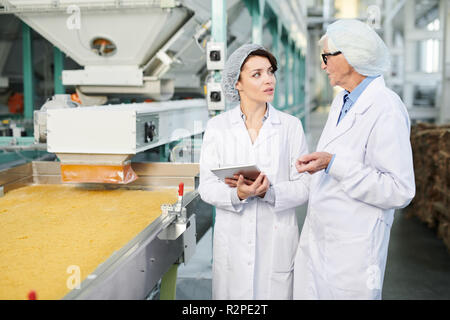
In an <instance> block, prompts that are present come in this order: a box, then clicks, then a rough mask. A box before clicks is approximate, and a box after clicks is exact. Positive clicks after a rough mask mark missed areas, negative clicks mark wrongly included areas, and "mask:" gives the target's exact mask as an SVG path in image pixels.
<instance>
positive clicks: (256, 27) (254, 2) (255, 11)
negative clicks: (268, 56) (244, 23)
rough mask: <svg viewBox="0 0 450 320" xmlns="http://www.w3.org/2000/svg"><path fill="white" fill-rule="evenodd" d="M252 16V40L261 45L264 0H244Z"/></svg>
mask: <svg viewBox="0 0 450 320" xmlns="http://www.w3.org/2000/svg"><path fill="white" fill-rule="evenodd" d="M244 3H245V5H246V6H247V9H248V11H249V13H250V16H251V17H252V42H253V43H256V44H261V45H262V35H263V22H264V6H265V3H266V1H265V0H244Z"/></svg>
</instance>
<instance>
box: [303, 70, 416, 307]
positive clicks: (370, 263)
mask: <svg viewBox="0 0 450 320" xmlns="http://www.w3.org/2000/svg"><path fill="white" fill-rule="evenodd" d="M343 95H344V91H342V92H341V93H340V94H338V95H337V96H336V98H335V99H334V101H333V103H332V106H331V109H330V113H329V116H328V120H327V123H326V125H325V128H324V130H323V132H322V135H321V137H320V140H319V143H318V146H317V151H326V152H329V153H332V154H336V158H335V160H334V162H333V164H332V166H331V170H330V171H329V173H328V174H326V173H325V172H324V171H325V170H322V171H320V172H317V173H315V174H313V175H312V176H311V177H312V179H311V185H310V196H309V203H308V213H307V217H306V220H305V223H304V226H303V230H302V234H301V237H300V243H299V248H298V251H297V254H296V260H295V271H294V279H295V284H294V299H381V288H382V286H383V278H384V270H385V266H386V257H387V250H388V244H389V235H390V228H391V225H392V222H393V219H394V209H396V208H402V207H405V206H406V205H408V203H409V202H410V201H411V199H412V198H413V197H414V194H415V182H414V172H413V162H412V152H411V145H410V140H409V136H410V121H409V117H408V113H407V111H406V108H405V106H404V104H403V103H402V101H401V100H400V98H399V97H398V96H397V95H396V94H395V93H394V92H392V91H391V90H389V89H388V88H387V87H386V86H385V83H384V79H383V77H378V78H376V79H375V80H373V81H372V83H370V84H369V86H368V87H367V88H366V89H365V90H364V92H363V93H362V94H361V96H360V97H359V98H358V100H357V101H356V103H355V105H354V106H353V107H352V108H351V109H350V111H349V112H348V114H347V115H346V116H345V117H344V118H343V119H341V122H339V125H338V126H336V123H337V120H338V117H339V113H340V110H341V107H342V103H343Z"/></svg>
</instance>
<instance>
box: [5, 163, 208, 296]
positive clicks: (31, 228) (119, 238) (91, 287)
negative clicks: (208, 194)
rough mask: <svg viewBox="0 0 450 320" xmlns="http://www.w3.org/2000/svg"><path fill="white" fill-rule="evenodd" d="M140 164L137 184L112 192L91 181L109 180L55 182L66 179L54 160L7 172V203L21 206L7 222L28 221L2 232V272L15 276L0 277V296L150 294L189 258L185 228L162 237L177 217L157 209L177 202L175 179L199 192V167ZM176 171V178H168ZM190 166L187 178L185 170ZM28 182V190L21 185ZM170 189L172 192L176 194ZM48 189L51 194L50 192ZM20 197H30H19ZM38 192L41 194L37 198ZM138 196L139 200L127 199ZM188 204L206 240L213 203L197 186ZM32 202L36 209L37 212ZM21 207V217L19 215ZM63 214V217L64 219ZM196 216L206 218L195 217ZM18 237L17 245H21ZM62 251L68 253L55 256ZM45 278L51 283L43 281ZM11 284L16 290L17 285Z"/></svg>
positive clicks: (198, 233) (189, 215)
mask: <svg viewBox="0 0 450 320" xmlns="http://www.w3.org/2000/svg"><path fill="white" fill-rule="evenodd" d="M134 169H135V170H137V172H139V176H140V179H138V180H137V181H136V182H135V183H132V184H131V185H127V186H126V187H123V186H121V187H118V186H114V187H110V186H107V187H106V188H108V189H110V190H101V191H98V190H87V189H86V187H88V186H89V187H90V189H98V188H99V187H103V189H104V188H105V187H104V186H101V185H83V186H65V185H61V184H57V185H54V183H55V182H56V181H57V180H58V177H56V176H55V174H57V173H59V168H58V163H54V162H49V163H46V162H34V163H31V164H28V165H24V166H21V168H20V167H17V168H13V169H10V170H6V171H1V172H0V186H2V187H3V189H4V190H5V192H6V195H5V197H3V198H0V203H1V204H2V205H0V207H1V208H7V207H8V204H9V205H10V206H12V207H14V209H13V208H12V207H8V208H7V209H6V211H5V209H2V211H1V212H0V215H1V216H0V219H3V220H5V221H2V223H0V225H2V226H5V225H8V226H10V227H11V225H13V222H14V221H13V220H14V219H15V224H16V225H21V227H20V228H19V227H16V230H17V231H16V232H14V231H11V232H10V231H8V232H2V235H1V236H0V237H1V240H2V242H3V243H2V244H0V257H2V259H1V260H2V262H4V263H0V275H3V276H4V277H5V275H6V278H7V279H6V280H5V279H4V278H3V279H0V298H2V299H21V298H23V299H26V291H28V290H36V292H37V295H38V299H59V298H62V297H63V296H64V295H65V294H66V293H67V295H65V298H66V299H142V298H144V297H145V296H146V295H147V294H148V292H149V291H150V289H151V288H152V287H153V286H154V285H155V284H156V283H157V281H158V280H159V279H160V278H161V276H162V275H163V274H164V273H165V272H166V271H167V270H168V269H169V268H170V266H171V265H172V264H173V263H175V262H176V261H177V260H179V259H180V257H182V256H183V252H184V250H185V248H184V247H185V244H184V242H185V241H186V240H185V239H184V234H183V235H182V236H180V237H179V238H178V239H177V240H174V241H169V240H161V239H158V237H157V235H158V234H159V233H160V232H161V230H163V229H165V228H166V227H167V226H168V225H169V224H170V223H172V222H173V220H174V217H173V216H171V215H168V214H165V213H161V211H158V210H157V209H158V207H160V204H161V203H167V202H169V203H175V201H176V195H177V193H176V189H173V188H172V189H171V188H170V187H171V186H172V187H173V186H174V184H175V183H174V182H178V181H180V180H181V181H183V182H184V183H185V184H186V187H187V188H186V189H189V188H191V190H192V187H194V186H195V182H194V180H195V179H194V177H193V176H192V173H195V165H184V166H183V165H181V166H180V165H179V164H168V163H165V164H163V163H158V164H136V166H135V168H134ZM192 169H194V170H192ZM170 172H171V173H172V177H170V176H167V175H168V174H169V173H170ZM183 172H184V176H183V175H182V174H180V173H183ZM176 175H178V179H177V178H176ZM189 175H191V177H190V178H188V177H189ZM59 179H60V177H59ZM139 180H140V181H139ZM30 184H33V186H29V185H30ZM49 184H53V185H49ZM155 185H159V186H161V185H162V186H165V187H166V193H164V192H162V191H156V188H155ZM23 186H25V188H19V187H23ZM143 189H145V190H146V191H144V190H143ZM11 190H12V191H11ZM58 190H59V191H58ZM149 190H151V191H149ZM168 190H171V191H172V193H171V192H170V191H169V195H167V191H168ZM10 191H11V192H10ZM45 192H47V196H43V193H45ZM49 193H50V194H52V195H53V200H55V199H58V198H59V201H62V202H63V203H64V202H65V203H67V210H64V209H63V208H60V207H58V205H57V204H56V203H57V202H55V201H52V199H51V198H49V197H48V194H49ZM164 194H165V195H164ZM150 195H152V196H156V197H157V198H158V201H157V203H156V202H153V201H151V202H153V204H154V208H153V209H150V208H149V207H148V210H143V208H144V207H146V206H148V205H146V204H145V203H147V204H148V203H149V202H148V201H146V199H145V198H146V197H147V196H149V197H150ZM83 196H85V197H91V200H86V199H88V198H84V199H83ZM92 196H93V197H92ZM17 197H21V199H22V200H23V201H21V202H19V200H18V199H17ZM33 197H36V198H37V199H38V200H33ZM108 197H109V198H108ZM121 197H122V198H123V199H125V201H122V204H123V205H124V206H123V207H121V208H120V210H118V211H114V210H112V209H113V207H117V206H118V203H119V202H120V201H119V200H120V198H121ZM131 198H132V199H133V200H132V201H130V202H127V201H126V199H131ZM92 199H95V200H92ZM86 201H89V202H90V203H89V204H87V203H86ZM114 202H115V204H114ZM83 203H84V204H83ZM38 204H41V206H42V207H44V209H43V210H42V211H41V212H38V210H37V209H36V208H37V206H38ZM183 207H185V208H186V211H187V217H188V218H190V219H191V221H196V223H195V225H196V226H197V232H196V236H197V240H199V239H200V238H201V236H203V234H204V233H205V232H206V231H207V229H208V228H209V226H210V225H211V217H212V215H211V207H210V206H209V205H207V204H205V203H204V202H202V201H201V199H200V197H199V196H198V193H197V192H195V191H192V192H190V193H188V194H187V195H186V196H185V198H184V202H183ZM21 208H22V209H21ZM31 208H33V209H36V210H34V211H36V213H35V214H34V215H33V210H30V209H31ZM14 210H15V212H16V215H14V214H11V213H12V212H13V211H14ZM77 210H78V211H77ZM88 210H89V212H87V211H88ZM152 210H153V211H154V210H156V211H157V212H156V214H155V213H153V215H154V216H153V217H150V216H149V213H148V212H150V211H152ZM8 213H9V214H8ZM58 215H60V216H61V217H62V218H61V217H60V218H59V219H62V220H60V221H59V222H58V217H57V216H58ZM75 215H76V216H77V217H76V218H75ZM20 216H22V220H21V219H20ZM109 216H111V218H112V216H114V220H115V221H114V223H113V221H112V220H110V219H108V217H109ZM131 217H132V218H131ZM194 217H195V218H198V219H195V220H194ZM8 219H9V220H8ZM90 219H91V220H90ZM133 219H134V220H133ZM7 220H8V221H7ZM146 220H147V221H146ZM90 221H91V222H90ZM3 222H5V223H3ZM63 222H64V223H63ZM49 224H50V226H49ZM51 225H53V227H54V230H52V228H51ZM131 225H133V227H131ZM121 226H122V227H121ZM8 230H10V229H8ZM75 230H79V231H75ZM141 230H142V231H141ZM139 231H141V232H139ZM187 231H189V225H188V229H187ZM187 231H186V234H187V233H188V232H187ZM39 239H40V241H39ZM51 239H56V240H51ZM61 240H65V242H64V241H61ZM13 242H15V243H16V245H17V246H18V247H17V249H13V246H12V245H11V244H12V243H13ZM39 246H41V247H39ZM91 247H92V248H91ZM97 249H99V250H97ZM191 249H192V248H191ZM194 249H195V244H194ZM20 250H25V251H26V252H27V254H23V252H21V251H20ZM77 250H78V251H77ZM55 252H59V253H60V254H61V255H62V256H61V257H58V256H55ZM20 257H21V259H19V260H14V259H15V258H16V259H17V258H20ZM39 257H40V258H39ZM27 259H28V260H27ZM52 260H53V262H54V261H55V260H60V264H59V265H58V263H53V264H51V262H52ZM72 261H73V263H72ZM38 262H39V263H38ZM27 264H28V266H27ZM38 265H39V266H38ZM13 266H16V268H13ZM70 266H72V269H70V268H69V267H70ZM73 266H75V267H73ZM76 266H80V267H81V268H80V271H81V274H80V277H81V279H84V281H83V282H82V283H81V286H80V288H79V289H73V290H71V291H70V289H69V288H68V286H67V285H68V284H69V287H70V286H71V283H72V284H73V281H72V280H73V279H74V277H75V276H77V274H76V271H77V269H76ZM28 267H29V269H28V270H27V268H28ZM74 268H75V269H74ZM11 271H17V272H19V273H21V272H22V273H24V274H25V276H23V277H16V278H15V277H14V276H12V275H13V274H17V272H16V273H14V272H12V273H11ZM18 278H20V279H18ZM33 279H34V280H33ZM39 279H40V280H41V281H43V282H45V283H47V285H46V286H41V285H39V284H38V283H39V281H38V280H39ZM35 280H36V281H38V282H36V281H35ZM52 281H54V282H56V283H57V285H56V286H55V287H53V286H52V285H50V284H51V283H52ZM70 281H72V282H70ZM2 282H3V283H2ZM61 282H63V283H61ZM8 286H10V288H9V289H11V288H13V289H11V290H9V289H8ZM55 288H57V289H55Z"/></svg>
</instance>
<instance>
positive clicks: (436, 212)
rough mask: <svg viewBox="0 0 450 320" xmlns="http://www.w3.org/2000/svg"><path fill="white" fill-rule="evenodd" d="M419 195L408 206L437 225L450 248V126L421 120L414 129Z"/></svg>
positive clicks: (411, 210) (415, 167) (434, 225)
mask: <svg viewBox="0 0 450 320" xmlns="http://www.w3.org/2000/svg"><path fill="white" fill-rule="evenodd" d="M411 146H412V149H413V160H414V172H415V179H416V196H415V198H414V199H413V201H412V202H411V204H410V205H409V206H408V207H407V208H406V212H407V214H408V215H409V216H412V215H415V216H417V217H418V218H419V219H420V220H421V221H423V222H425V223H426V224H427V225H428V226H429V227H430V228H437V232H438V236H439V238H442V239H443V241H444V243H445V245H446V246H447V248H448V249H449V250H450V209H449V206H450V201H449V198H450V195H449V193H450V125H444V126H436V125H432V124H424V123H419V124H417V125H415V126H413V127H412V128H411Z"/></svg>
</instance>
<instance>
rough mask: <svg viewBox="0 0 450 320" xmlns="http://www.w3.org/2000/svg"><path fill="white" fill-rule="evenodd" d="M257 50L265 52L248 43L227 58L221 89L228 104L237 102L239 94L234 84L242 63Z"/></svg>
mask: <svg viewBox="0 0 450 320" xmlns="http://www.w3.org/2000/svg"><path fill="white" fill-rule="evenodd" d="M258 49H263V50H266V49H265V48H264V47H262V46H260V45H259V44H254V43H249V44H244V45H242V46H240V47H239V48H237V49H236V50H235V51H234V52H233V53H232V54H231V55H230V57H229V58H228V60H227V62H226V63H225V68H224V70H223V73H222V88H223V92H224V94H225V98H226V99H227V100H228V101H229V102H239V101H240V98H239V92H238V90H237V89H236V83H237V81H238V80H239V75H240V73H241V67H242V63H243V62H244V60H245V58H247V57H248V55H249V54H250V53H252V52H253V51H256V50H258Z"/></svg>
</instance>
